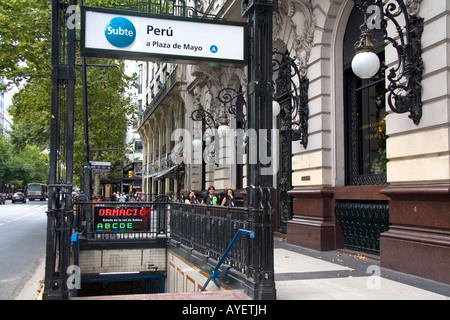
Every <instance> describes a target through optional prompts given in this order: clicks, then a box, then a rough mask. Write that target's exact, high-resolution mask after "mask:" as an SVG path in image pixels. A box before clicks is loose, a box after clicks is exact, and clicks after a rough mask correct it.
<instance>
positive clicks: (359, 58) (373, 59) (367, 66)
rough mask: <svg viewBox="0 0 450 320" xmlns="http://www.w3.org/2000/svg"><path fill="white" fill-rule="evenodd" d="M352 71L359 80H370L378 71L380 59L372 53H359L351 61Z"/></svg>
mask: <svg viewBox="0 0 450 320" xmlns="http://www.w3.org/2000/svg"><path fill="white" fill-rule="evenodd" d="M352 69H353V72H354V73H355V74H356V75H357V76H358V77H360V78H361V79H370V78H372V77H373V76H374V75H376V74H377V72H378V70H379V69H380V59H379V58H378V56H377V55H376V54H375V53H374V52H372V51H360V52H358V53H357V54H356V55H355V57H354V58H353V60H352Z"/></svg>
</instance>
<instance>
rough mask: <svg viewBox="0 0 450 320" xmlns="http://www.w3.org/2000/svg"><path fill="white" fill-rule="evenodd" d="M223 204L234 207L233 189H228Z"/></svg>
mask: <svg viewBox="0 0 450 320" xmlns="http://www.w3.org/2000/svg"><path fill="white" fill-rule="evenodd" d="M221 205H222V206H227V207H234V192H233V190H231V189H228V190H227V194H226V195H225V197H223V199H222V203H221Z"/></svg>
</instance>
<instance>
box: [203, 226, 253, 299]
mask: <svg viewBox="0 0 450 320" xmlns="http://www.w3.org/2000/svg"><path fill="white" fill-rule="evenodd" d="M242 233H247V234H248V235H249V237H250V238H251V239H253V238H254V237H255V233H254V232H253V231H249V230H245V229H239V230H238V231H237V232H236V234H235V235H234V237H233V240H231V242H230V244H229V245H228V247H227V249H226V250H225V251H224V253H223V255H222V257H221V258H220V260H219V262H217V265H216V266H215V267H214V269H213V271H212V272H211V274H210V275H209V278H208V280H206V282H205V284H204V285H203V287H202V290H200V291H205V289H206V287H207V286H208V284H209V282H210V281H211V279H212V280H213V281H214V283H215V284H216V286H217V288H220V286H219V284H218V283H217V281H216V277H217V276H218V273H219V268H220V266H221V265H222V263H223V262H224V260H225V258H226V257H227V255H228V253H229V252H230V251H231V248H233V246H234V244H235V243H236V241H237V239H238V238H239V236H240V235H241V234H242Z"/></svg>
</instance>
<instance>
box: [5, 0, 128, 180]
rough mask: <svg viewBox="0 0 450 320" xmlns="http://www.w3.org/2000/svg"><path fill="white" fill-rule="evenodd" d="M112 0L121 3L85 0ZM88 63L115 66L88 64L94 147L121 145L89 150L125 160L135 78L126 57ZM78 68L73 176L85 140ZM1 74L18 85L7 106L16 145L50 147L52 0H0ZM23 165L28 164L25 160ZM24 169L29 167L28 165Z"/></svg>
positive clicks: (99, 3)
mask: <svg viewBox="0 0 450 320" xmlns="http://www.w3.org/2000/svg"><path fill="white" fill-rule="evenodd" d="M113 2H117V3H119V1H100V0H91V1H89V0H87V1H85V2H84V4H85V5H91V6H102V5H105V4H107V5H109V4H111V3H113ZM120 2H121V3H123V2H124V1H120ZM77 54H78V53H77ZM77 61H80V57H77ZM87 63H89V64H109V65H114V66H115V67H107V68H105V67H88V68H87V78H88V80H87V90H88V109H89V139H90V147H91V149H97V148H115V149H117V148H118V150H114V151H104V152H91V159H90V160H98V161H111V162H112V163H116V162H118V161H119V162H121V161H123V158H124V154H125V146H124V145H123V140H124V136H125V131H126V128H127V125H128V120H127V119H128V117H129V116H132V115H133V114H134V113H135V109H134V107H133V106H131V105H130V98H129V97H127V96H126V91H127V89H128V87H129V86H130V85H134V81H135V79H133V78H130V77H127V76H126V75H125V74H124V72H123V70H124V68H123V62H122V61H115V60H111V59H100V58H89V59H88V61H87ZM80 69H81V68H80V67H77V69H76V89H75V90H76V91H75V119H74V121H75V133H74V138H75V141H74V169H75V172H74V175H75V177H76V176H79V175H81V164H82V163H83V146H84V130H83V101H82V83H81V79H82V77H81V70H80ZM0 77H1V78H4V79H8V81H9V82H8V83H7V85H8V84H15V85H17V86H18V87H19V91H18V92H17V93H16V94H15V95H14V97H13V101H12V105H11V106H10V107H9V109H8V112H9V113H10V115H11V116H12V118H13V125H12V132H11V133H10V135H11V143H12V145H14V147H15V148H16V149H17V150H19V151H20V152H22V151H24V150H26V148H27V146H29V145H34V146H36V147H38V148H39V149H40V150H45V149H48V148H49V137H50V105H51V7H50V1H42V0H0ZM7 85H6V86H7ZM4 87H5V86H4ZM1 89H2V88H0V90H1ZM0 164H1V162H0ZM22 169H23V170H26V165H25V164H23V165H22ZM31 170H33V167H32V168H31ZM16 171H17V170H16ZM17 172H18V171H17ZM23 174H24V175H26V174H27V173H26V172H25V171H24V172H23ZM74 181H76V179H74Z"/></svg>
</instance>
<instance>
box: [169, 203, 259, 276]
mask: <svg viewBox="0 0 450 320" xmlns="http://www.w3.org/2000/svg"><path fill="white" fill-rule="evenodd" d="M170 226H171V230H170V237H171V239H173V240H176V241H179V242H180V243H182V244H183V245H185V246H186V247H189V248H192V249H194V250H195V251H197V252H199V253H201V254H204V255H206V256H209V257H211V258H213V259H215V260H217V261H218V260H219V259H220V258H221V256H222V254H223V252H224V251H225V250H226V249H227V246H228V244H229V243H230V242H231V241H232V240H233V237H234V235H235V234H236V232H237V231H238V230H239V229H249V228H250V227H251V226H250V225H249V214H248V210H247V208H238V207H220V206H207V205H192V204H183V203H174V204H172V205H171V210H170ZM249 230H250V229H249ZM252 247H253V242H252V241H251V239H249V238H248V237H241V238H239V240H238V241H236V243H235V245H234V247H233V249H232V250H231V251H230V253H229V254H228V256H227V259H226V260H225V261H224V263H225V264H227V265H229V266H230V267H232V268H234V269H236V270H238V271H240V272H242V273H243V274H245V275H250V274H251V265H252V263H251V254H252Z"/></svg>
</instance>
